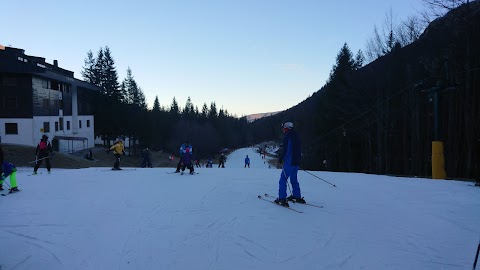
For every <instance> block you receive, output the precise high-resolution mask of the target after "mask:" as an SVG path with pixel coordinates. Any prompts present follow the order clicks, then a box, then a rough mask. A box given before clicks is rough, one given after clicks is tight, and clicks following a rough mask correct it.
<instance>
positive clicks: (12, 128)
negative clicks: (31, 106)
mask: <svg viewBox="0 0 480 270" xmlns="http://www.w3.org/2000/svg"><path fill="white" fill-rule="evenodd" d="M5 134H18V124H17V123H5Z"/></svg>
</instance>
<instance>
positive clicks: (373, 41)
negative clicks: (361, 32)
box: [365, 25, 385, 62]
mask: <svg viewBox="0 0 480 270" xmlns="http://www.w3.org/2000/svg"><path fill="white" fill-rule="evenodd" d="M384 51H385V44H384V42H383V39H382V37H381V36H380V34H379V33H378V29H377V26H376V25H375V26H374V27H373V35H372V36H371V37H370V38H369V39H368V40H367V45H366V48H365V56H366V59H367V62H372V61H375V60H377V59H378V58H380V57H381V56H382V55H383V52H384Z"/></svg>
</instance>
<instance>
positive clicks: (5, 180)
mask: <svg viewBox="0 0 480 270" xmlns="http://www.w3.org/2000/svg"><path fill="white" fill-rule="evenodd" d="M3 183H4V184H5V185H7V186H8V188H12V187H11V186H10V185H9V184H7V178H5V179H4V180H3ZM477 255H478V252H477Z"/></svg>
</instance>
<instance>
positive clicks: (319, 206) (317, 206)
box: [258, 193, 323, 213]
mask: <svg viewBox="0 0 480 270" xmlns="http://www.w3.org/2000/svg"><path fill="white" fill-rule="evenodd" d="M264 196H265V197H266V198H275V197H274V196H271V195H268V194H267V193H265V194H264ZM258 198H259V199H260V200H263V201H266V202H269V203H273V204H275V205H277V206H280V207H283V208H286V209H289V210H292V211H294V212H297V213H303V211H300V210H297V209H294V208H290V207H285V206H281V205H279V204H277V203H276V202H275V201H272V200H268V199H265V198H264V197H263V196H262V195H258ZM299 204H303V205H308V206H312V207H316V208H323V205H316V204H311V203H299Z"/></svg>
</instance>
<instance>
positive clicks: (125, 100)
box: [82, 47, 248, 157]
mask: <svg viewBox="0 0 480 270" xmlns="http://www.w3.org/2000/svg"><path fill="white" fill-rule="evenodd" d="M82 76H83V78H84V80H85V81H87V82H90V83H93V84H95V85H98V86H100V87H101V88H102V89H103V91H102V93H99V95H97V96H96V102H95V133H96V134H95V135H97V136H102V138H104V139H105V142H106V143H108V140H112V139H115V138H117V137H120V136H124V137H128V138H130V141H131V142H134V141H135V142H137V141H138V142H139V145H136V144H133V143H132V144H133V146H132V145H127V147H129V146H132V147H131V149H129V150H130V152H131V153H132V154H134V155H138V154H139V147H151V148H152V149H154V150H164V151H166V152H169V153H173V154H177V152H178V148H179V147H180V145H181V144H182V143H183V142H184V141H185V140H189V141H190V143H192V144H193V145H194V147H195V154H196V155H198V156H199V157H207V156H212V155H214V154H215V153H217V152H218V151H219V149H222V148H225V147H227V148H232V147H235V146H239V145H245V144H246V143H247V141H246V138H248V136H247V135H246V129H247V128H246V126H247V122H246V118H241V119H238V118H236V117H233V116H231V115H230V114H229V113H228V111H227V110H223V109H217V106H216V104H215V102H212V103H211V104H210V106H207V104H203V107H202V109H201V110H199V109H198V107H196V106H194V104H193V103H192V101H191V99H190V98H188V100H187V102H186V104H185V106H184V107H180V105H179V104H178V103H177V101H176V99H175V97H174V98H173V100H172V103H171V104H170V105H169V106H167V107H162V106H161V105H160V102H159V100H158V97H156V98H155V101H154V104H153V108H152V109H151V110H149V109H148V108H147V103H146V100H145V96H144V94H143V91H142V89H141V88H140V86H139V85H138V84H137V82H136V81H135V78H134V76H133V72H132V70H131V69H130V68H128V69H127V77H126V78H125V79H124V80H123V81H122V82H121V83H119V79H118V75H117V71H116V68H115V62H114V60H113V57H112V54H111V51H110V49H109V48H108V47H105V48H104V49H103V48H100V50H99V51H98V53H97V55H96V57H95V56H94V55H93V53H92V52H91V51H89V52H88V53H87V57H86V59H85V65H84V67H83V70H82Z"/></svg>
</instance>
